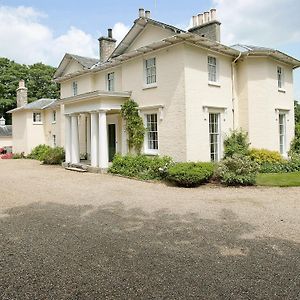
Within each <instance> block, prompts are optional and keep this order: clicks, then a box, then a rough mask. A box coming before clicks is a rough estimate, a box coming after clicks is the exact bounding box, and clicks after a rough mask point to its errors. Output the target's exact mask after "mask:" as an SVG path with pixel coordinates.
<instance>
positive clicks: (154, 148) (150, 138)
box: [145, 114, 158, 154]
mask: <svg viewBox="0 0 300 300" xmlns="http://www.w3.org/2000/svg"><path fill="white" fill-rule="evenodd" d="M145 118H146V120H145V121H146V127H147V135H146V139H145V142H146V143H145V146H146V147H145V148H146V149H145V152H146V153H148V154H157V153H158V123H157V114H146V115H145Z"/></svg>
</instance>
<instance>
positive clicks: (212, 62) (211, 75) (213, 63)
mask: <svg viewBox="0 0 300 300" xmlns="http://www.w3.org/2000/svg"><path fill="white" fill-rule="evenodd" d="M208 81H210V82H217V59H216V58H215V57H213V56H208Z"/></svg>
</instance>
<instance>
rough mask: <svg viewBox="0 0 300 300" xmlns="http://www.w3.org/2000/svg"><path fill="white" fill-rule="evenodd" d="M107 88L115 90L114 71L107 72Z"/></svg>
mask: <svg viewBox="0 0 300 300" xmlns="http://www.w3.org/2000/svg"><path fill="white" fill-rule="evenodd" d="M107 90H108V91H110V92H113V91H114V90H115V73H114V72H113V73H108V74H107Z"/></svg>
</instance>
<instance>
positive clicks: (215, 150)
mask: <svg viewBox="0 0 300 300" xmlns="http://www.w3.org/2000/svg"><path fill="white" fill-rule="evenodd" d="M209 146H210V159H211V161H219V160H220V148H221V147H220V114H219V113H210V114H209Z"/></svg>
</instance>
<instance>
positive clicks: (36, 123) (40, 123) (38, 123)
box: [32, 122, 43, 125]
mask: <svg viewBox="0 0 300 300" xmlns="http://www.w3.org/2000/svg"><path fill="white" fill-rule="evenodd" d="M32 124H33V125H43V122H33V123H32Z"/></svg>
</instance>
